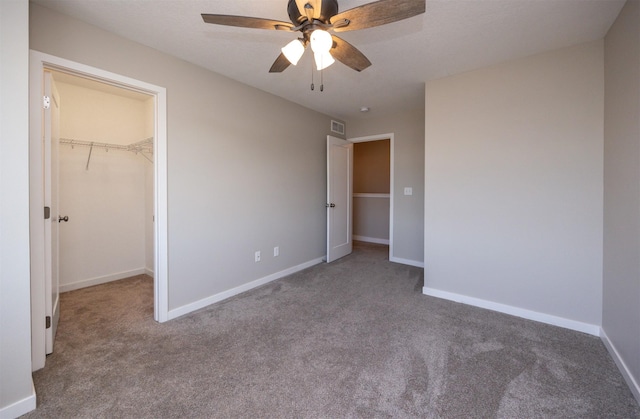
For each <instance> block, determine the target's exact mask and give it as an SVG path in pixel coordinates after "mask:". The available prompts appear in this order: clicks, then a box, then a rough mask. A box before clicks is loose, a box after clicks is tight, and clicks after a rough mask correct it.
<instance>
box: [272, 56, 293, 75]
mask: <svg viewBox="0 0 640 419" xmlns="http://www.w3.org/2000/svg"><path fill="white" fill-rule="evenodd" d="M289 65H291V63H290V62H289V60H287V57H285V56H284V54H282V53H280V55H278V58H276V60H275V61H274V62H273V65H272V66H271V68H270V69H269V73H282V72H283V71H284V70H286V69H287V67H289Z"/></svg>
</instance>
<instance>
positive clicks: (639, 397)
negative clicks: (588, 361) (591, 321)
mask: <svg viewBox="0 0 640 419" xmlns="http://www.w3.org/2000/svg"><path fill="white" fill-rule="evenodd" d="M600 339H601V340H602V343H604V346H605V347H606V348H607V351H609V355H611V358H613V361H614V362H615V363H616V365H617V366H618V369H619V370H620V373H621V374H622V376H623V377H624V380H625V381H626V382H627V385H628V386H629V390H631V393H633V397H635V398H636V401H637V402H638V403H639V404H640V384H639V383H638V382H637V381H636V380H635V378H633V374H631V371H630V370H629V368H628V367H627V364H626V363H625V362H624V360H623V359H622V357H621V356H620V353H619V352H618V351H617V349H616V347H615V345H614V344H613V342H611V340H609V336H607V334H606V332H605V331H604V329H602V328H601V329H600Z"/></svg>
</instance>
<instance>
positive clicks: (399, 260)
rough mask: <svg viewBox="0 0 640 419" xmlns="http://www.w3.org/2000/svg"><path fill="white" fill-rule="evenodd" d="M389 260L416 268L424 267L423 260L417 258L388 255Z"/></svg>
mask: <svg viewBox="0 0 640 419" xmlns="http://www.w3.org/2000/svg"><path fill="white" fill-rule="evenodd" d="M389 262H395V263H401V264H403V265H409V266H415V267H416V268H424V262H420V261H419V260H411V259H403V258H397V257H390V258H389Z"/></svg>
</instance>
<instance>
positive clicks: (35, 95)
mask: <svg viewBox="0 0 640 419" xmlns="http://www.w3.org/2000/svg"><path fill="white" fill-rule="evenodd" d="M45 70H50V71H51V70H53V71H55V72H57V73H61V74H62V73H64V74H67V75H71V76H77V77H81V78H83V79H88V80H89V81H93V82H101V83H103V84H106V85H108V86H115V87H118V88H122V89H125V90H128V91H131V92H136V93H138V94H144V95H147V96H148V97H150V98H151V104H149V105H148V106H149V107H150V110H149V112H150V113H151V114H152V115H153V118H152V119H153V120H152V122H151V127H150V131H152V132H153V135H152V140H151V141H152V148H153V161H154V164H153V168H152V170H151V171H152V175H151V176H150V178H151V179H152V180H153V184H152V187H151V188H152V189H153V198H152V203H151V205H152V207H153V211H152V212H151V213H152V223H153V225H152V235H153V239H152V241H153V245H152V249H153V250H152V256H153V262H152V264H153V276H154V318H155V320H157V321H160V322H163V321H166V320H168V269H167V268H168V261H167V228H168V227H167V212H168V211H167V155H166V150H167V138H166V89H164V88H163V87H159V86H155V85H152V84H148V83H146V82H143V81H139V80H135V79H131V78H128V77H125V76H122V75H118V74H115V73H110V72H107V71H104V70H101V69H97V68H95V67H90V66H86V65H84V64H80V63H76V62H72V61H69V60H65V59H62V58H59V57H55V56H51V55H48V54H44V53H40V52H37V51H31V54H30V75H29V77H30V82H29V83H30V101H29V103H30V105H29V106H30V112H29V114H30V117H29V118H30V161H31V163H30V231H31V234H30V241H31V310H32V324H31V334H32V368H33V370H37V369H40V368H42V367H44V363H45V359H46V356H45V340H46V327H47V323H46V322H45V321H43V320H45V319H46V317H48V316H47V313H46V301H47V299H48V298H51V293H50V292H47V290H48V289H49V290H50V289H51V284H48V286H47V275H46V269H47V268H46V264H45V263H44V261H45V259H46V257H47V254H46V250H45V248H46V246H45V243H46V237H45V234H44V231H45V228H44V225H43V224H44V223H43V208H44V207H45V205H44V199H43V190H44V186H43V179H44V178H45V173H44V169H43V167H44V166H43V164H42V162H43V156H45V154H44V153H43V138H44V137H43V132H45V131H46V130H45V129H44V128H43V127H44V126H45V122H46V121H45V118H44V117H43V115H44V112H43V108H44V107H43V102H46V98H44V97H43V92H44V86H43V80H44V77H43V75H44V74H45ZM68 140H73V139H68ZM77 140H78V141H85V140H84V139H80V138H78V139H77ZM144 140H145V138H143V139H142V141H144ZM94 142H98V141H94ZM100 142H102V141H100ZM71 145H72V144H66V146H68V147H70V146H71ZM75 146H76V148H79V147H85V146H81V145H80V143H77V144H76V145H75ZM94 146H95V145H94ZM97 149H99V147H98V148H96V149H92V147H91V146H90V145H89V147H88V148H86V150H85V151H86V153H83V154H84V156H83V160H84V162H85V164H88V165H89V168H91V163H92V162H91V160H90V159H89V157H88V156H89V152H91V154H93V153H97V151H96V150H97ZM74 151H76V150H74ZM103 151H104V152H106V150H103ZM96 157H97V154H93V163H94V164H96V163H97V160H96ZM85 158H86V160H85ZM85 167H86V166H85ZM94 168H95V166H94ZM145 186H146V187H147V188H148V185H145ZM60 216H61V217H62V218H64V214H60ZM44 218H45V223H46V222H47V221H48V220H47V219H49V221H48V222H53V220H52V219H51V218H53V217H47V211H46V209H45V217H44ZM55 218H56V220H55V222H58V215H56V216H55ZM95 222H96V223H99V222H100V220H95ZM49 257H50V256H49ZM47 287H48V288H47Z"/></svg>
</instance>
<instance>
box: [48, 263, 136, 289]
mask: <svg viewBox="0 0 640 419" xmlns="http://www.w3.org/2000/svg"><path fill="white" fill-rule="evenodd" d="M146 273H147V270H146V269H145V268H138V269H132V270H130V271H124V272H117V273H114V274H109V275H103V276H97V277H95V278H88V279H82V280H80V281H76V282H72V283H70V284H64V285H60V292H68V291H73V290H79V289H81V288H87V287H92V286H94V285H100V284H106V283H107V282H112V281H118V280H120V279H125V278H130V277H132V276H137V275H143V274H146Z"/></svg>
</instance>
